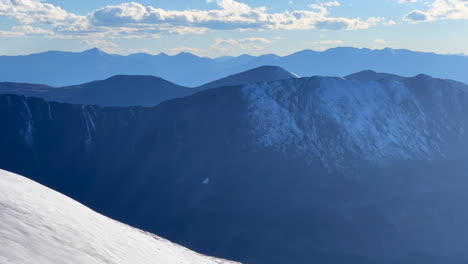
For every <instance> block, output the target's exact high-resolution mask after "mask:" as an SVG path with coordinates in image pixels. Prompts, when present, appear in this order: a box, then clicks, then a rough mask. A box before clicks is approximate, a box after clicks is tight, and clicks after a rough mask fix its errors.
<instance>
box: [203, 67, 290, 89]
mask: <svg viewBox="0 0 468 264" xmlns="http://www.w3.org/2000/svg"><path fill="white" fill-rule="evenodd" d="M293 78H298V76H297V75H294V74H292V73H290V72H288V71H286V70H284V69H282V68H281V67H277V66H260V67H258V68H255V69H252V70H248V71H245V72H241V73H237V74H233V75H230V76H227V77H225V78H222V79H219V80H216V81H213V82H210V83H207V84H204V85H202V86H200V87H198V88H197V89H200V90H205V89H211V88H217V87H223V86H234V85H242V84H248V83H260V82H271V81H279V80H287V79H293Z"/></svg>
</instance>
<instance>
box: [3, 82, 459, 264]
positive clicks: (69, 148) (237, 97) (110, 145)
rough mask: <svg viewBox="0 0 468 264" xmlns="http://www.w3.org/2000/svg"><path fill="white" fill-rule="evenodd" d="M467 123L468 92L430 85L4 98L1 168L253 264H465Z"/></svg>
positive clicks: (278, 86) (294, 85)
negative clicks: (131, 97) (155, 98)
mask: <svg viewBox="0 0 468 264" xmlns="http://www.w3.org/2000/svg"><path fill="white" fill-rule="evenodd" d="M467 112H468V86H466V85H464V84H461V83H458V82H455V81H449V80H441V79H433V78H431V77H429V76H427V75H418V76H415V77H411V78H404V79H402V80H401V81H395V80H386V79H379V80H377V81H360V80H346V79H343V78H336V77H312V78H300V79H288V80H282V81H275V82H269V83H262V84H248V85H245V86H230V87H221V88H217V89H208V90H205V91H202V92H199V93H197V94H194V95H191V96H187V97H184V98H179V99H175V100H170V101H167V102H164V103H161V104H159V105H158V106H156V107H151V108H148V107H125V108H118V107H105V108H102V107H97V106H83V105H73V104H63V103H51V102H48V101H45V100H42V99H37V98H27V97H23V96H15V95H0V123H1V124H2V129H1V130H0V168H3V169H7V170H9V171H13V172H17V173H21V174H22V175H25V176H27V177H30V178H31V179H34V180H36V181H38V182H40V183H42V184H45V185H47V186H50V187H52V188H54V189H56V190H58V191H60V192H62V193H64V194H67V195H68V196H70V197H72V198H74V199H76V200H78V201H79V202H81V203H83V204H85V205H87V206H90V207H91V208H93V209H95V210H97V211H98V212H100V213H103V214H106V215H108V216H111V217H113V218H114V219H117V220H120V221H122V222H124V223H128V224H131V225H133V226H136V227H139V228H142V229H144V230H148V231H152V232H154V233H157V234H160V235H161V236H163V237H166V238H169V239H171V241H174V242H177V243H180V244H182V245H186V246H188V247H190V248H192V249H195V250H197V251H199V252H202V253H207V254H210V255H215V256H221V257H225V258H229V259H234V260H240V261H243V262H245V263H252V264H280V263H281V264H282V263H326V264H331V263H333V264H342V263H350V264H362V263H384V264H393V263H400V264H401V263H403V264H413V263H431V264H440V263H467V262H468V253H467V252H466V244H468V230H467V229H466V228H465V226H466V223H467V222H468V212H467V210H465V207H466V204H467V202H468V194H467V192H466V188H465V186H466V182H467V180H466V170H467V169H468V168H467V164H468V162H467V159H468V158H467V157H468V155H467V154H466V150H467V149H468V134H467V131H468V120H467V118H466V113H467ZM65 175H66V177H65Z"/></svg>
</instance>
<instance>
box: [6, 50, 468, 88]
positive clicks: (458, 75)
mask: <svg viewBox="0 0 468 264" xmlns="http://www.w3.org/2000/svg"><path fill="white" fill-rule="evenodd" d="M344 62H352V63H344ZM265 65H271V66H278V67H282V68H283V69H285V70H286V71H289V72H293V73H295V74H298V75H299V76H303V77H305V76H314V75H323V76H346V75H349V74H352V73H356V72H359V71H364V70H373V71H376V72H386V73H392V74H397V75H401V76H414V75H416V74H419V73H424V74H429V75H432V76H435V77H440V78H447V79H453V80H458V81H462V82H468V77H467V75H466V72H465V69H466V68H468V57H467V56H458V55H441V54H434V53H424V52H415V51H409V50H399V49H382V50H370V49H356V48H346V47H343V48H334V49H329V50H326V51H323V52H317V51H312V50H304V51H300V52H297V53H294V54H291V55H287V56H278V55H275V54H266V55H261V56H248V55H242V56H239V57H235V58H229V57H228V58H226V57H221V58H220V59H210V58H203V57H197V56H195V55H193V54H190V53H180V54H177V55H173V56H169V55H167V54H164V53H161V54H159V55H150V54H142V53H140V54H132V55H128V56H120V55H111V54H106V53H104V52H102V51H100V50H98V49H92V50H88V51H84V52H78V53H73V52H56V51H54V52H45V53H40V54H33V55H27V56H0V81H6V82H27V83H40V84H47V85H51V86H68V85H75V84H78V83H86V82H90V81H94V80H103V79H107V78H109V77H111V76H114V75H121V74H125V75H153V76H158V77H160V78H163V79H165V80H169V81H171V82H174V83H177V84H178V85H182V86H187V87H197V86H200V85H203V84H205V83H208V82H211V81H213V80H217V79H220V78H223V77H226V76H228V75H232V74H236V73H239V72H243V71H247V70H250V69H253V68H256V67H260V66H265ZM76 73H80V74H76Z"/></svg>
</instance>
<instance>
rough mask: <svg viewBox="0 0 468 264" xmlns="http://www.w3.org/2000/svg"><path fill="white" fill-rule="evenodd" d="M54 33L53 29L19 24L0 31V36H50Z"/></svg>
mask: <svg viewBox="0 0 468 264" xmlns="http://www.w3.org/2000/svg"><path fill="white" fill-rule="evenodd" d="M53 35H54V32H53V31H50V30H46V29H42V28H35V27H32V26H30V25H21V26H15V27H12V28H11V30H8V31H0V37H4V38H10V37H24V36H46V37H52V36H53Z"/></svg>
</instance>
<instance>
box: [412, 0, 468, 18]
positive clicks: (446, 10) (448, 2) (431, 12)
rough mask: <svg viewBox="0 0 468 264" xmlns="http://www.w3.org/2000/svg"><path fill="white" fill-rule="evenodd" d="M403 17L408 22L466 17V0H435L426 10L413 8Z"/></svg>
mask: <svg viewBox="0 0 468 264" xmlns="http://www.w3.org/2000/svg"><path fill="white" fill-rule="evenodd" d="M403 19H404V20H405V21H409V22H422V21H435V20H442V19H468V0H435V1H434V2H433V3H432V4H430V5H429V9H428V10H425V11H422V10H413V11H411V12H409V13H408V14H406V15H405V16H404V18H403Z"/></svg>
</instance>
